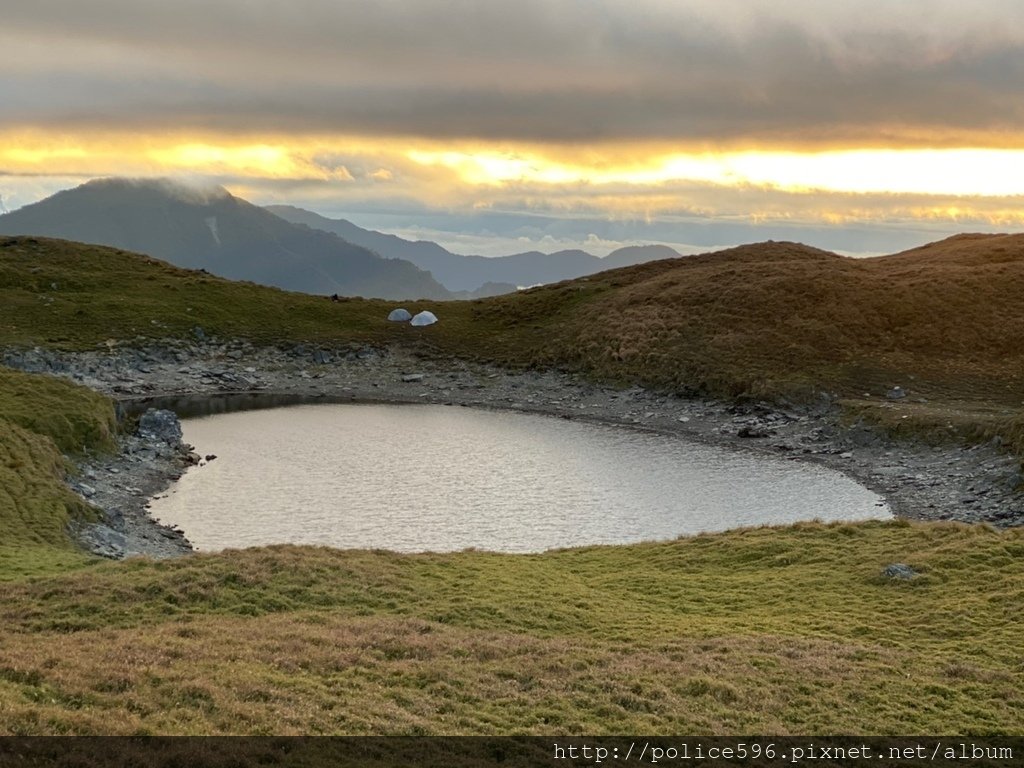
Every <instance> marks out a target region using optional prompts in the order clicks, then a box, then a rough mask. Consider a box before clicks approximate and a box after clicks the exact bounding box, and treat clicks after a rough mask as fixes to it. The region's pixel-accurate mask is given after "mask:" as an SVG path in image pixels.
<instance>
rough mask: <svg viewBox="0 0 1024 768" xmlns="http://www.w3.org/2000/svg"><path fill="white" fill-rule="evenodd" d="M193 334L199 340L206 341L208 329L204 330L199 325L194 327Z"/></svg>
mask: <svg viewBox="0 0 1024 768" xmlns="http://www.w3.org/2000/svg"><path fill="white" fill-rule="evenodd" d="M192 335H193V336H195V337H196V339H198V340H199V341H206V331H204V330H203V329H202V328H201V327H200V326H198V325H197V326H196V327H195V328H193V329H192Z"/></svg>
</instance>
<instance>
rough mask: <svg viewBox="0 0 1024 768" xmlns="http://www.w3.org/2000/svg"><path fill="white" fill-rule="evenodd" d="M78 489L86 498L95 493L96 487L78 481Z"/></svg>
mask: <svg viewBox="0 0 1024 768" xmlns="http://www.w3.org/2000/svg"><path fill="white" fill-rule="evenodd" d="M78 490H79V491H80V492H81V494H82V495H83V496H85V498H87V499H91V498H92V497H93V496H95V495H96V489H95V488H93V487H92V486H91V485H86V484H85V483H79V484H78Z"/></svg>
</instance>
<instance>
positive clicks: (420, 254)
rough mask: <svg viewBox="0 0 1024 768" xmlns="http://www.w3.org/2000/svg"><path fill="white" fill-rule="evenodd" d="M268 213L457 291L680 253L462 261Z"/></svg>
mask: <svg viewBox="0 0 1024 768" xmlns="http://www.w3.org/2000/svg"><path fill="white" fill-rule="evenodd" d="M267 210H268V211H271V212H272V213H274V214H276V215H278V216H280V217H281V218H283V219H286V220H288V221H291V222H294V223H296V224H305V225H306V226H309V227H313V228H314V229H320V230H323V231H326V232H333V233H334V234H336V235H338V236H339V237H341V238H343V239H345V240H347V241H348V242H350V243H355V244H357V245H361V246H363V247H364V248H368V249H370V250H371V251H374V252H376V253H379V254H380V255H381V256H385V257H387V258H397V259H406V260H407V261H410V262H412V263H413V264H415V265H416V266H418V267H419V268H420V269H426V270H429V271H430V273H431V274H432V275H433V276H434V277H435V278H436V279H437V280H439V281H440V282H441V283H443V284H444V285H445V287H447V288H448V289H450V290H453V291H472V290H475V289H477V288H479V287H480V286H482V285H484V284H485V283H496V284H502V283H505V284H511V285H513V286H519V287H524V286H530V285H539V284H543V283H555V282H558V281H560V280H569V279H571V278H574V277H583V276H584V275H592V274H594V273H596V272H601V271H603V270H606V269H615V268H617V267H628V266H632V265H634V264H641V263H643V262H646V261H654V260H656V259H672V258H677V257H678V256H679V255H680V254H679V253H678V252H677V251H675V250H673V249H672V248H669V247H668V246H664V245H637V246H629V247H626V248H619V249H618V250H616V251H613V252H612V253H610V254H608V255H607V256H605V257H604V258H601V257H598V256H594V255H592V254H590V253H587V252H586V251H582V250H566V251H556V252H554V253H541V252H540V251H527V252H525V253H516V254H512V255H510V256H493V257H492V256H462V255H459V254H456V253H452V252H451V251H448V250H446V249H445V248H442V247H441V246H440V245H438V244H437V243H432V242H430V241H427V240H418V241H412V240H404V239H402V238H400V237H397V236H395V235H389V234H384V233H382V232H375V231H373V230H369V229H363V228H362V227H359V226H357V225H355V224H353V223H352V222H350V221H347V220H345V219H330V218H327V217H325V216H321V215H319V214H317V213H313V212H312V211H307V210H304V209H302V208H296V207H295V206H290V205H271V206H267Z"/></svg>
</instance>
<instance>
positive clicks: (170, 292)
mask: <svg viewBox="0 0 1024 768" xmlns="http://www.w3.org/2000/svg"><path fill="white" fill-rule="evenodd" d="M0 298H2V300H3V306H4V311H3V313H2V314H0V345H3V344H7V345H9V344H14V345H30V344H39V343H41V344H47V345H53V346H62V347H69V348H83V347H89V346H93V345H95V344H97V343H102V342H103V341H104V340H106V339H108V338H110V337H113V338H119V339H122V338H129V339H132V338H137V337H138V338H140V339H145V338H161V337H167V336H188V335H190V334H191V333H192V329H193V328H195V327H196V326H199V327H202V328H203V329H204V331H205V332H206V333H207V334H208V335H219V336H225V337H235V336H241V337H246V338H250V339H252V340H254V341H257V342H267V343H269V342H294V341H313V342H319V343H327V344H335V343H346V342H372V343H390V344H394V343H399V344H406V345H409V346H412V347H414V348H418V349H421V350H422V351H423V352H425V353H428V354H435V355H459V356H464V357H470V358H476V359H483V360H490V361H495V362H499V363H503V364H507V365H515V366H522V365H535V366H558V367H563V368H570V369H575V370H579V371H582V372H585V373H588V374H591V375H594V376H597V377H600V378H603V379H606V380H615V381H622V382H640V383H643V384H646V385H648V386H653V387H658V388H662V389H667V390H672V391H677V392H685V393H700V394H711V395H717V396H726V397H734V396H748V397H767V398H773V397H791V398H792V397H796V398H807V397H812V398H813V397H816V396H817V392H819V391H822V390H824V391H829V392H833V393H835V394H837V395H839V396H840V397H841V398H842V399H843V402H844V405H845V406H846V407H847V410H848V412H849V413H850V414H851V417H852V418H864V419H867V420H870V421H874V422H877V423H880V424H882V425H884V426H886V427H888V428H890V429H891V430H893V431H894V432H902V433H913V434H914V435H915V436H919V437H920V436H925V437H928V438H932V439H936V440H948V439H969V440H974V439H988V438H990V437H992V436H994V435H1000V436H1001V437H1002V438H1003V439H1004V441H1006V442H1008V443H1009V444H1010V445H1012V446H1014V447H1015V448H1016V449H1017V450H1018V451H1020V452H1022V453H1024V418H1022V413H1021V406H1022V405H1024V235H963V236H959V237H955V238H951V239H949V240H945V241H942V242H940V243H935V244H932V245H930V246H925V247H923V248H919V249H916V250H914V251H910V252H907V253H905V254H898V255H894V256H887V257H881V258H874V259H849V258H843V257H840V256H836V255H835V254H831V253H828V252H825V251H820V250H816V249H813V248H808V247H807V246H802V245H797V244H793V243H761V244H755V245H749V246H743V247H740V248H734V249H731V250H728V251H723V252H720V253H714V254H705V255H701V256H690V257H685V258H680V259H672V260H665V261H658V262H651V263H647V264H642V265H639V266H636V267H627V268H623V269H619V270H612V271H609V272H603V273H601V274H598V275H593V276H591V277H588V278H582V279H579V280H573V281H568V282H565V283H559V284H556V285H551V286H544V287H540V288H534V289H531V290H528V291H524V292H520V293H518V294H514V295H509V296H499V297H495V298H491V299H484V300H476V301H471V302H430V301H418V302H405V303H406V304H407V305H408V306H409V307H410V308H411V309H414V310H418V309H431V310H433V311H434V312H436V313H437V314H438V316H439V317H441V318H442V321H441V322H440V323H438V324H437V325H436V326H433V327H430V328H426V329H414V328H410V327H408V326H405V325H398V324H394V323H386V322H384V321H383V317H385V316H386V314H387V312H388V310H389V309H390V308H392V307H393V306H395V305H396V303H394V302H384V301H367V300H361V299H353V300H347V301H342V302H330V301H327V300H325V299H322V298H315V297H311V296H304V295H301V294H292V293H287V292H284V291H279V290H276V289H272V288H265V287H261V286H256V285H253V284H249V283H233V282H229V281H226V280H222V279H219V278H216V277H213V276H210V275H206V274H203V273H199V272H193V271H188V270H182V269H178V268H175V267H172V266H169V265H167V264H165V263H163V262H160V261H157V260H155V259H149V258H145V257H140V256H138V255H135V254H129V253H126V252H123V251H117V250H113V249H109V248H102V247H98V246H86V245H81V244H75V243H68V242H65V241H59V240H46V239H41V238H7V239H0ZM894 385H900V386H902V387H903V388H904V389H905V390H906V391H907V392H908V393H909V396H908V397H907V398H905V399H904V400H902V401H900V402H891V401H888V400H886V399H885V397H884V395H885V393H886V392H887V391H888V390H889V389H890V388H891V387H893V386H894Z"/></svg>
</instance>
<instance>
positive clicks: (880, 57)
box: [0, 0, 1024, 142]
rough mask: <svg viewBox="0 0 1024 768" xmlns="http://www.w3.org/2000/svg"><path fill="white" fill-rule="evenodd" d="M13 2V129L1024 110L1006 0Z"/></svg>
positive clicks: (702, 132)
mask: <svg viewBox="0 0 1024 768" xmlns="http://www.w3.org/2000/svg"><path fill="white" fill-rule="evenodd" d="M9 5H12V6H14V7H8V8H5V9H4V11H3V13H2V19H0V20H2V25H0V67H2V69H0V71H2V73H3V77H2V78H0V103H2V104H3V110H2V112H0V127H3V126H22V125H27V126H33V125H34V126H52V127H56V128H81V127H83V126H88V125H92V126H95V127H96V128H99V129H104V128H151V129H155V128H161V129H164V128H185V129H199V128H202V129H209V130H218V131H239V132H241V131H245V132H250V131H261V130H274V131H284V132H291V131H294V132H352V133H371V134H387V135H402V134H413V135H420V136H427V137H437V138H444V137H456V136H462V137H479V138H486V139H525V140H538V141H571V140H595V139H670V140H673V139H674V140H680V141H718V140H723V139H737V140H744V139H751V140H754V139H759V140H764V139H772V138H777V139H780V140H796V141H811V140H815V141H830V140H834V141H837V142H842V141H844V140H879V139H881V140H886V139H887V138H888V136H889V134H890V133H892V134H893V135H894V136H895V137H896V138H899V137H900V136H903V137H904V138H906V136H908V135H910V134H917V135H920V136H921V137H922V138H923V139H926V140H930V141H936V140H937V141H942V140H943V138H944V137H947V136H951V135H954V136H955V135H962V134H970V133H972V132H978V133H985V132H989V131H1011V132H1015V133H1016V132H1019V127H1018V126H1019V125H1021V120H1022V118H1024V107H1022V103H1024V102H1022V100H1021V99H1020V98H1019V96H1020V90H1021V83H1022V82H1024V7H1022V4H1020V3H1017V2H1008V1H1005V0H988V1H987V2H986V1H985V0H981V1H980V2H976V3H962V2H960V3H950V2H946V0H900V1H899V2H897V1H896V0H865V1H863V2H860V3H856V4H843V5H847V6H850V7H849V8H845V9H839V8H838V7H837V8H831V7H829V6H831V5H833V4H826V3H821V2H811V1H810V0H791V2H785V0H778V1H777V2H775V3H767V2H759V0H747V1H746V2H740V1H739V0H717V2H673V1H671V0H630V1H628V2H627V1H626V0H517V2H514V3H498V2H494V3H485V2H477V1H476V0H418V1H415V2H414V1H413V0H375V1H374V2H365V1H364V0H359V1H357V2H338V0H304V1H303V0H299V1H297V2H292V3H282V2H279V1H278V2H267V1H266V0H202V1H200V0H177V2H175V3H166V2H159V3H157V2H149V1H147V0H94V1H93V2H88V3H83V2H80V0H33V2H31V3H15V4H9ZM834 5H837V6H838V5H839V4H834Z"/></svg>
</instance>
